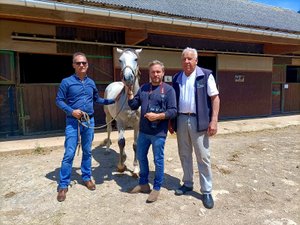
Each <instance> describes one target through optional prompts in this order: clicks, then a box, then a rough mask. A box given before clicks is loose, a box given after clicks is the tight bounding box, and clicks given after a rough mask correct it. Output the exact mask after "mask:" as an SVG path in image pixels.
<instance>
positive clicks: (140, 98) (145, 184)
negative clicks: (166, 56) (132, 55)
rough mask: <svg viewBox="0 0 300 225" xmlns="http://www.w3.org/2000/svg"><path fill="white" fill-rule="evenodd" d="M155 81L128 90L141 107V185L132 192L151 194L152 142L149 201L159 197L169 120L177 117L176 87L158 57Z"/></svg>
mask: <svg viewBox="0 0 300 225" xmlns="http://www.w3.org/2000/svg"><path fill="white" fill-rule="evenodd" d="M149 75H150V79H151V83H147V84H145V85H143V86H142V87H141V88H140V89H139V91H138V93H137V94H136V95H135V96H133V93H132V91H130V90H129V91H128V99H129V100H128V105H129V106H130V108H131V109H133V110H136V109H138V107H139V106H141V119H140V127H139V136H138V140H137V158H138V160H139V164H140V174H139V175H140V179H139V185H137V186H136V187H134V188H133V189H132V190H131V191H130V193H139V192H142V193H149V192H150V186H149V181H148V176H149V162H148V158H147V155H148V151H149V147H150V145H152V151H153V156H154V164H155V178H154V184H153V190H152V191H151V193H150V195H149V196H148V199H147V201H146V202H147V203H151V202H154V201H156V200H157V198H158V195H159V191H160V188H161V185H162V183H163V179H164V146H165V141H166V137H167V132H168V121H169V119H170V118H174V117H176V113H177V109H176V97H175V91H174V89H173V88H172V86H170V85H168V84H166V83H164V82H163V81H162V80H163V76H164V64H163V63H162V62H160V61H158V60H154V61H153V62H151V63H150V64H149Z"/></svg>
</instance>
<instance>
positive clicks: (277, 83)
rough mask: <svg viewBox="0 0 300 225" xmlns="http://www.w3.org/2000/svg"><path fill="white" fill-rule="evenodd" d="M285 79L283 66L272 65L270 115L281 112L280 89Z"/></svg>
mask: <svg viewBox="0 0 300 225" xmlns="http://www.w3.org/2000/svg"><path fill="white" fill-rule="evenodd" d="M284 78H285V65H273V74H272V114H279V113H281V112H282V110H283V109H282V107H283V105H282V88H283V84H284Z"/></svg>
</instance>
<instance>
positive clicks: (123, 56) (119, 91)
mask: <svg viewBox="0 0 300 225" xmlns="http://www.w3.org/2000/svg"><path fill="white" fill-rule="evenodd" d="M141 51H142V49H136V50H133V49H124V50H121V49H118V48H117V52H118V53H120V58H119V62H120V67H121V77H122V81H118V82H113V83H111V84H109V85H108V86H107V87H106V89H105V93H104V97H105V98H108V99H116V98H117V100H116V103H115V104H112V105H105V106H104V112H105V114H106V117H105V120H106V123H109V124H108V125H107V135H108V136H107V140H106V141H107V142H106V152H109V151H110V145H111V140H110V133H111V131H112V128H111V123H110V121H111V120H112V119H115V120H116V122H117V128H118V145H119V149H120V156H119V162H118V166H117V169H118V172H124V171H125V170H126V166H125V164H124V162H125V160H126V153H125V151H124V147H125V137H124V130H125V128H127V127H132V128H133V130H134V141H133V150H134V162H133V167H134V169H133V175H134V176H138V173H139V165H138V161H137V158H136V145H137V136H138V131H139V121H140V110H131V109H130V107H129V106H128V97H127V92H128V87H129V86H132V87H133V90H132V91H133V93H134V94H136V93H137V91H138V89H139V87H140V86H139V67H138V57H139V53H140V52H141Z"/></svg>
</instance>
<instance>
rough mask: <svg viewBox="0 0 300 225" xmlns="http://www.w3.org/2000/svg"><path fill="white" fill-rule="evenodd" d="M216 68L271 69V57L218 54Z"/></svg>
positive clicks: (232, 69) (267, 70)
mask: <svg viewBox="0 0 300 225" xmlns="http://www.w3.org/2000/svg"><path fill="white" fill-rule="evenodd" d="M217 62H218V63H217V69H218V70H222V71H224V70H225V71H226V70H227V71H229V70H230V71H261V72H262V71H265V72H271V71H272V69H273V58H272V57H257V56H239V55H218V56H217Z"/></svg>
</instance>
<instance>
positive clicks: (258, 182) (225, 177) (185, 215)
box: [0, 126, 300, 225]
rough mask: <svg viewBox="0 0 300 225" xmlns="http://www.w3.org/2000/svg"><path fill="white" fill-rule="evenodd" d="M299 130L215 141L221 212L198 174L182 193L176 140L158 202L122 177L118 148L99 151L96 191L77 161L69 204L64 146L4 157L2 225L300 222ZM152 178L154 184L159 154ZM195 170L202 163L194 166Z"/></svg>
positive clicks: (0, 162) (171, 140)
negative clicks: (206, 198) (63, 178)
mask: <svg viewBox="0 0 300 225" xmlns="http://www.w3.org/2000/svg"><path fill="white" fill-rule="evenodd" d="M299 137H300V126H290V127H287V128H280V129H273V130H265V131H258V132H248V133H235V134H222V135H217V136H215V137H213V138H211V155H212V164H213V165H212V167H213V176H214V177H213V181H214V188H213V196H214V199H215V207H214V208H213V209H211V210H207V209H205V208H204V207H203V205H202V201H201V195H200V193H199V189H200V187H199V181H198V178H199V176H198V173H197V172H196V173H195V175H194V178H195V186H194V191H193V192H190V193H189V194H188V195H184V196H175V195H174V189H175V188H176V187H178V186H179V184H180V179H181V177H182V170H181V166H180V161H179V158H178V154H177V143H176V137H175V135H172V136H169V137H168V139H167V143H166V148H165V182H164V186H163V188H162V190H161V194H160V196H159V200H158V201H157V202H155V203H152V204H146V203H145V201H146V199H147V195H146V194H135V195H131V194H128V193H127V190H128V189H129V188H130V187H132V186H134V185H136V184H137V179H135V178H133V177H132V176H131V173H130V171H126V172H125V173H124V174H119V173H117V172H116V165H117V160H118V147H117V143H116V142H115V143H113V144H112V146H111V153H110V154H109V155H106V154H104V152H105V148H104V147H101V146H94V149H93V163H92V166H93V178H94V180H95V182H96V186H97V189H96V190H95V191H93V192H92V191H89V190H88V189H86V188H85V187H84V186H83V183H82V181H81V177H80V173H81V172H80V161H81V157H80V156H76V157H75V160H74V165H73V172H72V182H71V187H70V188H69V192H68V193H67V199H66V201H64V202H62V203H59V202H57V200H56V195H57V192H56V187H57V179H58V178H57V177H58V173H59V168H60V162H61V159H62V156H63V148H59V149H57V150H53V151H46V150H44V149H43V148H37V149H36V151H35V152H34V153H31V154H25V155H2V156H0V174H1V177H0V183H1V186H0V205H1V209H0V224H51V225H52V224H57V225H58V224H64V225H66V224H103V225H115V224H122V225H127V224H128V225H129V224H130V225H131V224H137V225H143V224H144V225H149V224H151V225H152V224H160V225H161V224H166V225H167V224H168V225H170V224H171V225H172V224H176V225H177V224H178V225H179V224H189V225H191V224H192V225H193V224H195V225H196V224H214V225H221V224H222V225H224V224H239V225H240V224H247V225H249V224H250V225H252V224H253V225H254V224H255V225H257V224H263V225H295V224H300V214H299V212H300V207H299V205H300V204H299V203H300V196H299V185H300V168H299V166H300V138H299ZM126 141H127V142H126V144H127V145H126V146H127V147H126V149H127V156H128V157H127V161H126V164H127V167H128V169H129V170H130V169H132V167H133V166H132V158H133V154H132V151H131V150H130V147H131V146H132V140H131V139H129V140H128V139H127V140H126ZM149 158H150V161H151V163H150V169H151V171H152V172H151V174H150V180H151V182H152V181H153V170H154V165H153V157H152V153H151V152H150V154H149ZM194 168H195V171H196V164H194Z"/></svg>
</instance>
